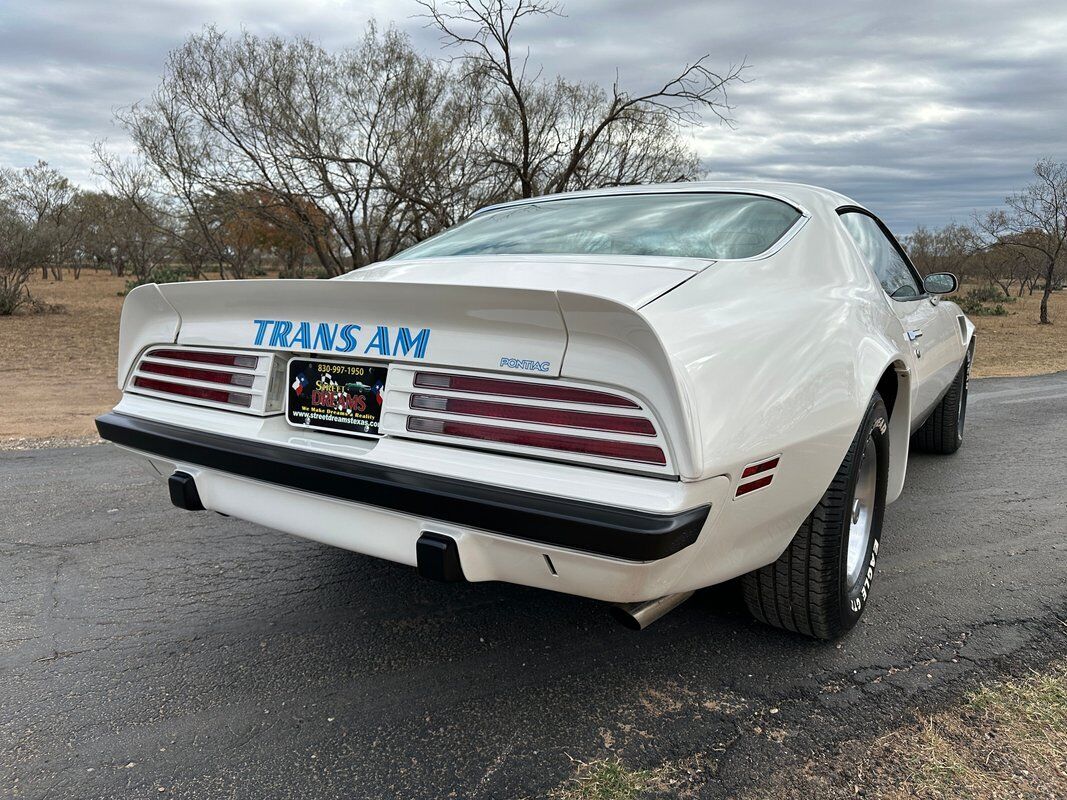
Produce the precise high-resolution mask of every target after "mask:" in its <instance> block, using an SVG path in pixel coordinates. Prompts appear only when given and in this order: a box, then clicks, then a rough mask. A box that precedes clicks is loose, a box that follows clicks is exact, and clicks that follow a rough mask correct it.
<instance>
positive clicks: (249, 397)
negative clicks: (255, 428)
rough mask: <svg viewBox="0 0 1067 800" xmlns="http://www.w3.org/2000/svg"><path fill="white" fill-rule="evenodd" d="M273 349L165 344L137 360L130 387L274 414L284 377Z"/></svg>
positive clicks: (167, 397)
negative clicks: (253, 349)
mask: <svg viewBox="0 0 1067 800" xmlns="http://www.w3.org/2000/svg"><path fill="white" fill-rule="evenodd" d="M280 363H281V362H280V361H279V359H277V358H275V356H274V354H273V353H264V352H248V351H245V350H241V349H239V348H229V347H227V348H209V347H187V346H183V345H173V344H168V345H160V346H155V347H150V348H148V349H146V350H145V351H144V352H143V353H141V355H140V356H139V357H138V359H137V360H136V361H135V362H134V368H133V370H132V371H131V372H130V375H129V376H128V378H127V381H126V386H125V391H127V392H130V393H133V394H140V395H145V396H148V397H155V398H158V399H163V400H169V401H172V402H178V403H191V404H193V405H200V406H207V407H210V408H216V409H222V410H226V411H234V412H237V413H242V414H255V415H258V416H268V415H271V414H277V413H281V411H282V403H283V400H284V395H283V393H282V389H283V388H284V383H285V381H284V375H281V374H280V371H281V370H280V367H279V365H280Z"/></svg>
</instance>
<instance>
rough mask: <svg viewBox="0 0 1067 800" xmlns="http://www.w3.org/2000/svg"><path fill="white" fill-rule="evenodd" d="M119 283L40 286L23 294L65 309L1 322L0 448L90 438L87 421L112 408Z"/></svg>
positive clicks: (95, 279) (103, 279)
mask: <svg viewBox="0 0 1067 800" xmlns="http://www.w3.org/2000/svg"><path fill="white" fill-rule="evenodd" d="M124 286H125V280H124V279H122V278H113V277H111V276H110V275H106V274H97V273H90V272H83V273H82V276H81V278H79V279H78V280H74V278H73V277H72V276H70V275H67V276H66V278H65V279H64V280H62V281H58V282H57V281H44V280H41V277H40V275H37V276H36V277H35V278H34V280H33V282H32V283H31V285H30V291H31V292H32V293H33V296H34V297H35V298H37V299H38V300H41V301H43V302H45V303H55V304H60V305H62V306H64V309H65V310H64V311H62V312H60V313H50V314H25V315H22V314H19V315H16V316H14V317H0V371H2V373H3V375H4V377H5V380H4V383H5V384H6V386H5V389H4V393H3V401H2V404H0V443H4V444H6V445H7V446H12V444H14V443H16V442H17V441H18V440H31V441H32V440H40V439H58V440H60V441H65V440H78V439H84V438H86V437H90V436H92V435H93V434H94V431H95V429H94V427H93V417H94V416H95V415H97V414H99V413H100V412H101V411H104V410H105V409H107V408H109V407H110V406H112V405H114V404H115V403H116V402H117V400H118V396H119V392H118V388H117V387H116V385H115V370H116V350H117V348H118V333H119V310H120V309H121V308H122V298H121V297H119V296H118V292H120V291H122V289H123V287H124Z"/></svg>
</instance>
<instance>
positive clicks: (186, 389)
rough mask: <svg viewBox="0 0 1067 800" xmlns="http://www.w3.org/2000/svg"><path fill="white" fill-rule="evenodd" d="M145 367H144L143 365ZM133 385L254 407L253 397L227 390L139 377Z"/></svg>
mask: <svg viewBox="0 0 1067 800" xmlns="http://www.w3.org/2000/svg"><path fill="white" fill-rule="evenodd" d="M142 366H143V365H142ZM133 385H134V386H136V387H137V388H139V389H150V390H152V391H154V392H165V393H167V394H176V395H181V396H183V397H195V398H197V399H199V400H211V401H212V402H215V403H226V404H227V405H231V406H244V407H246V408H247V407H249V406H251V405H252V396H251V395H248V394H244V393H242V392H227V391H226V390H225V389H209V388H207V387H204V386H186V385H185V384H182V383H171V382H170V381H161V380H156V379H155V378H144V377H141V376H140V375H138V376H137V377H136V378H134V379H133Z"/></svg>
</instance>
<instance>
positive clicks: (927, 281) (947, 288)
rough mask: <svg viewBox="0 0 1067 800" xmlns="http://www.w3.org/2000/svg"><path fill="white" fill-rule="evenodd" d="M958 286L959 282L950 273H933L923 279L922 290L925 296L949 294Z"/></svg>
mask: <svg viewBox="0 0 1067 800" xmlns="http://www.w3.org/2000/svg"><path fill="white" fill-rule="evenodd" d="M959 286H960V282H959V281H958V280H956V276H955V275H953V274H952V273H951V272H934V273H932V274H930V275H927V276H926V277H925V278H924V279H923V289H924V290H925V291H926V293H927V294H951V293H952V292H954V291H956V290H957V289H958V288H959Z"/></svg>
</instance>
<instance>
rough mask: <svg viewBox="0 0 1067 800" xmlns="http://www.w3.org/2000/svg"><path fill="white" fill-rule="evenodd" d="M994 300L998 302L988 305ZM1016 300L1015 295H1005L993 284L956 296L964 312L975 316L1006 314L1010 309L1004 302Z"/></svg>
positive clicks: (957, 302)
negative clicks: (992, 285)
mask: <svg viewBox="0 0 1067 800" xmlns="http://www.w3.org/2000/svg"><path fill="white" fill-rule="evenodd" d="M993 302H996V305H993V306H990V305H986V304H987V303H993ZM1014 302H1015V298H1014V297H1004V295H1002V294H1001V293H1000V292H999V291H997V290H996V289H994V288H993V287H991V286H986V287H983V288H981V289H971V290H970V291H969V292H967V294H965V295H963V296H962V297H957V298H956V304H957V305H958V306H959V307H960V308H962V309H963V312H964V313H965V314H970V315H971V316H973V317H1003V316H1006V315H1007V313H1008V310H1007V309H1006V308H1004V303H1014Z"/></svg>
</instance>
